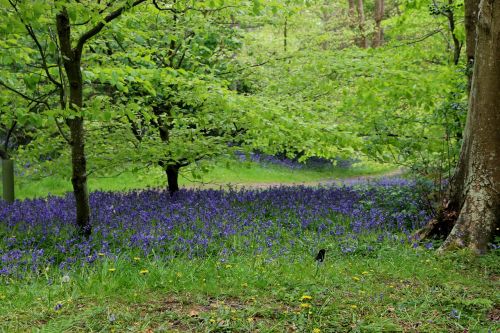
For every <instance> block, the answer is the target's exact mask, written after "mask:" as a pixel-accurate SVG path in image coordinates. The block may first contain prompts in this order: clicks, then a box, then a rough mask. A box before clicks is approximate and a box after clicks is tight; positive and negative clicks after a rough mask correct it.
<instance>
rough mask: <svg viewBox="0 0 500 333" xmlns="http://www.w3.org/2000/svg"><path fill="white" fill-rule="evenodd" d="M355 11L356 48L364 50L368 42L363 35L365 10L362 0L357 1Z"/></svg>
mask: <svg viewBox="0 0 500 333" xmlns="http://www.w3.org/2000/svg"><path fill="white" fill-rule="evenodd" d="M356 9H357V11H358V28H359V37H358V46H359V47H362V48H364V49H366V48H367V47H368V41H367V38H366V35H365V9H364V6H363V0H357V3H356Z"/></svg>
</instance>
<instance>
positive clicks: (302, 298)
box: [300, 295, 312, 301]
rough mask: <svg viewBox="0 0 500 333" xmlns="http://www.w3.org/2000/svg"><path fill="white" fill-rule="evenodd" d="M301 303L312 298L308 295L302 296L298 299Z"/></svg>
mask: <svg viewBox="0 0 500 333" xmlns="http://www.w3.org/2000/svg"><path fill="white" fill-rule="evenodd" d="M300 300H301V301H310V300H312V296H309V295H303V296H302V297H301V298H300Z"/></svg>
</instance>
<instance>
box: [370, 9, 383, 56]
mask: <svg viewBox="0 0 500 333" xmlns="http://www.w3.org/2000/svg"><path fill="white" fill-rule="evenodd" d="M373 18H374V19H375V33H374V36H373V43H372V47H379V46H381V45H382V43H383V41H384V30H383V29H382V19H383V18H384V0H375V12H374V15H373Z"/></svg>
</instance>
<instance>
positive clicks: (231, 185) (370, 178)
mask: <svg viewBox="0 0 500 333" xmlns="http://www.w3.org/2000/svg"><path fill="white" fill-rule="evenodd" d="M403 172H404V171H403V170H402V169H396V170H392V171H390V172H386V173H383V174H379V175H368V176H357V177H348V178H326V179H321V180H318V181H311V182H269V183H215V182H214V183H200V184H190V185H187V186H185V188H195V189H209V188H212V189H229V188H232V189H242V188H247V189H266V188H270V187H277V186H319V185H323V186H328V185H334V184H338V185H340V184H348V185H354V184H359V183H366V182H371V181H374V180H377V179H380V178H392V177H397V176H400V175H402V174H403Z"/></svg>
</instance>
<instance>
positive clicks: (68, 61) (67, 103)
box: [1, 0, 146, 236]
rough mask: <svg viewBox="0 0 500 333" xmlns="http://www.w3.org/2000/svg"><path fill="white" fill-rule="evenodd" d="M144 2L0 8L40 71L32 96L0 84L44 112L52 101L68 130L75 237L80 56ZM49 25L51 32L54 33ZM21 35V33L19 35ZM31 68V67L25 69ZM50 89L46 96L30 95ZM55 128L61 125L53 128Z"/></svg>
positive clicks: (84, 218) (83, 170) (81, 160)
mask: <svg viewBox="0 0 500 333" xmlns="http://www.w3.org/2000/svg"><path fill="white" fill-rule="evenodd" d="M144 2H146V0H121V1H102V2H101V1H99V2H97V3H96V2H92V1H76V2H68V1H60V0H54V1H16V0H7V2H5V3H1V4H2V5H3V6H2V7H1V8H2V10H3V11H4V12H5V13H6V14H7V15H8V16H7V18H6V19H9V23H10V24H12V25H13V26H14V28H12V29H15V27H22V30H24V35H22V38H28V39H30V41H31V45H30V47H31V50H32V51H30V52H27V53H28V54H37V57H36V58H35V60H34V61H31V60H32V59H31V58H30V57H29V56H25V57H24V58H23V59H22V60H24V59H28V60H27V61H26V62H27V63H28V62H29V63H30V64H31V65H33V67H34V68H37V69H40V72H41V74H38V75H37V77H36V82H35V84H30V85H28V84H26V85H25V86H26V89H30V91H31V92H35V93H34V95H35V97H31V95H32V94H29V95H28V94H26V93H23V92H21V91H19V89H16V88H17V87H16V86H15V85H14V87H12V86H11V85H8V84H6V83H4V82H2V85H3V86H4V87H6V88H7V89H8V90H9V91H11V92H12V93H14V94H16V95H18V96H21V97H23V98H25V99H27V100H29V101H31V102H33V103H35V104H36V105H40V104H43V105H44V106H46V108H47V109H50V108H53V109H56V107H55V106H54V105H53V104H51V103H49V102H48V101H47V99H48V97H49V96H51V95H52V94H54V93H56V94H57V95H58V101H59V104H60V105H59V108H58V109H59V110H62V111H61V112H60V113H59V116H61V118H62V119H63V120H64V123H65V124H66V125H67V127H68V128H69V132H70V135H69V136H67V135H65V134H64V132H63V131H62V130H61V131H60V132H61V134H62V136H63V137H64V138H65V139H66V141H67V143H68V144H69V146H70V147H71V165H72V177H71V181H72V185H73V193H74V196H75V199H76V224H77V226H78V228H79V231H80V232H81V234H83V235H85V236H89V235H90V233H91V226H90V206H89V196H88V188H87V161H86V154H85V129H84V121H85V118H84V115H85V108H86V105H85V103H84V100H85V97H84V84H83V76H82V67H84V63H83V62H82V56H83V53H84V50H85V46H86V45H87V44H88V42H89V41H90V40H91V39H92V38H93V37H95V36H96V35H98V34H99V33H100V32H101V30H102V29H103V28H104V27H105V26H106V25H107V24H108V23H110V22H111V21H113V20H114V19H116V18H118V17H119V16H121V15H122V14H123V13H124V12H126V11H127V10H129V9H131V8H133V7H135V6H137V5H139V4H141V3H144ZM54 14H55V17H54V16H53V15H54ZM54 25H55V28H56V29H55V31H54ZM20 31H21V30H20ZM31 62H33V63H31ZM21 74H22V75H23V76H24V80H25V81H30V80H32V78H31V77H30V75H31V74H30V73H29V72H28V73H24V72H22V73H21ZM47 85H50V86H51V88H49V89H48V90H50V91H49V92H48V93H46V92H44V93H43V94H40V93H36V92H38V91H39V90H40V86H42V88H43V87H44V86H47ZM57 125H58V127H60V126H61V125H62V126H64V125H63V124H60V123H57Z"/></svg>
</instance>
